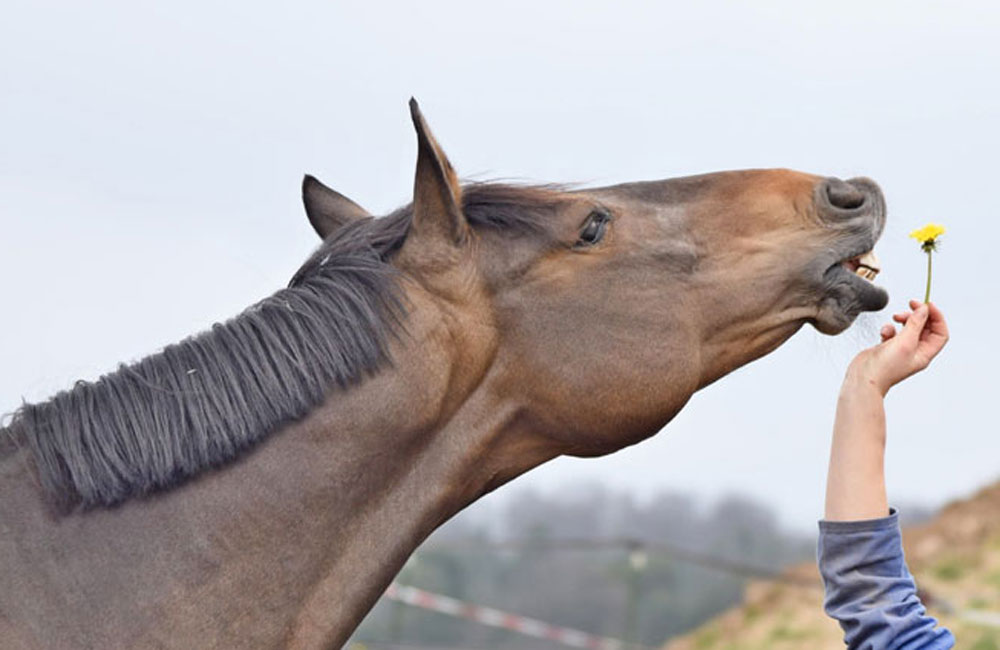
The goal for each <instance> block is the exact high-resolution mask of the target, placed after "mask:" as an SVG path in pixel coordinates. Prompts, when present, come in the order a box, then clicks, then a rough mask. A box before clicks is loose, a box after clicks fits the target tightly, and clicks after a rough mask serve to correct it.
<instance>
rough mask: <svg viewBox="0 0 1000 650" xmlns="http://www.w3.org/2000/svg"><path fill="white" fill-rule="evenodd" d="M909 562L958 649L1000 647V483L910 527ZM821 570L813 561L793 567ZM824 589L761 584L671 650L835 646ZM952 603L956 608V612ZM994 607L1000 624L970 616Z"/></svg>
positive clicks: (806, 572)
mask: <svg viewBox="0 0 1000 650" xmlns="http://www.w3.org/2000/svg"><path fill="white" fill-rule="evenodd" d="M903 537H904V547H905V551H906V559H907V564H908V565H909V567H910V570H911V571H912V572H913V574H914V576H916V579H917V584H918V585H919V586H920V589H921V591H926V592H927V594H929V595H928V596H925V602H926V603H928V604H929V609H930V611H931V613H932V614H933V615H934V616H936V617H937V618H938V619H939V620H940V621H941V623H942V624H943V625H946V626H947V627H949V628H950V629H951V630H952V631H953V632H954V633H955V636H956V637H957V639H958V645H957V647H958V648H968V649H970V650H1000V482H998V483H996V484H993V485H991V486H990V487H987V488H985V489H983V490H981V491H980V492H978V493H977V494H976V495H974V496H972V497H971V498H969V499H966V500H963V501H958V502H955V503H952V504H950V505H948V506H947V507H945V508H944V509H943V510H942V511H941V512H940V514H938V516H937V517H935V518H934V519H933V520H932V521H931V522H929V523H927V524H924V525H921V526H917V527H913V528H909V529H907V530H906V531H904V535H903ZM789 573H791V574H795V575H799V576H811V577H813V578H815V579H816V580H817V581H818V580H819V573H818V572H817V570H816V567H815V566H813V565H802V566H798V567H795V568H793V569H791V570H790V571H789ZM822 602H823V597H822V591H821V590H819V589H810V588H808V587H799V586H794V585H786V584H774V583H754V584H751V585H750V586H749V587H748V588H747V594H746V598H745V599H744V603H743V605H741V606H739V607H736V608H734V609H732V610H730V611H729V612H726V613H724V614H722V615H721V616H719V617H717V618H715V619H713V620H712V621H709V622H708V623H706V624H705V625H703V626H702V627H700V628H698V629H697V630H695V631H694V632H692V633H690V634H688V635H686V636H684V637H681V638H679V639H676V640H674V641H672V642H671V643H669V644H667V645H666V646H665V648H664V650H765V649H767V650H772V649H773V650H825V649H827V648H829V649H831V650H834V649H839V648H843V647H844V644H843V641H842V636H841V632H840V628H839V627H838V626H837V624H836V623H834V622H833V621H831V620H829V619H828V618H826V616H825V615H824V614H823V609H822ZM949 608H953V609H954V610H955V611H952V612H950V611H949ZM969 610H976V611H977V612H990V613H992V616H994V617H995V618H996V623H995V625H996V626H990V625H987V624H985V623H982V622H974V621H972V620H970V619H971V618H972V617H973V616H975V615H972V616H969V615H968V612H969ZM987 615H989V614H987Z"/></svg>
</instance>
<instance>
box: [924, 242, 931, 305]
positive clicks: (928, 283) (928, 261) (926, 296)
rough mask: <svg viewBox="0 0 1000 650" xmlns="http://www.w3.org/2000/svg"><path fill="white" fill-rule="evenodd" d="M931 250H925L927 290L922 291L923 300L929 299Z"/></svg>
mask: <svg viewBox="0 0 1000 650" xmlns="http://www.w3.org/2000/svg"><path fill="white" fill-rule="evenodd" d="M931 259H932V256H931V251H927V290H926V291H925V292H924V302H925V303H927V302H930V301H931Z"/></svg>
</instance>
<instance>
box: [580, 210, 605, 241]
mask: <svg viewBox="0 0 1000 650" xmlns="http://www.w3.org/2000/svg"><path fill="white" fill-rule="evenodd" d="M609 221H611V216H610V215H608V213H606V212H591V213H590V216H589V217H587V221H586V222H585V223H584V224H583V228H582V229H581V230H580V239H579V240H577V242H576V245H577V246H593V245H594V244H596V243H597V242H599V241H601V239H603V238H604V232H605V231H606V230H607V229H608V222H609Z"/></svg>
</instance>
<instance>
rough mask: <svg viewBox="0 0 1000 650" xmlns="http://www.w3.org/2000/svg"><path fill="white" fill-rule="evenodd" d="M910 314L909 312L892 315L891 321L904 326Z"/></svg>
mask: <svg viewBox="0 0 1000 650" xmlns="http://www.w3.org/2000/svg"><path fill="white" fill-rule="evenodd" d="M910 314H911V312H908V311H904V312H900V313H898V314H893V315H892V320H894V321H896V322H897V323H900V324H901V325H905V324H906V319H907V318H909V317H910Z"/></svg>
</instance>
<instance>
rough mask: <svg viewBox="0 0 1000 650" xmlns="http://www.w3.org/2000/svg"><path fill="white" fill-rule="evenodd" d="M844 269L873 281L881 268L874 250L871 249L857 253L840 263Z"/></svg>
mask: <svg viewBox="0 0 1000 650" xmlns="http://www.w3.org/2000/svg"><path fill="white" fill-rule="evenodd" d="M840 265H841V266H843V267H844V268H845V269H847V270H848V271H850V272H851V273H853V274H854V275H856V276H858V277H860V278H864V279H865V280H868V281H869V282H874V281H875V277H876V276H877V275H878V274H879V271H881V270H882V265H881V263H880V262H879V261H878V257H876V256H875V251H874V250H871V251H868V252H867V253H864V254H863V255H858V256H856V257H852V258H850V259H847V260H844V261H843V262H841V263H840Z"/></svg>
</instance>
